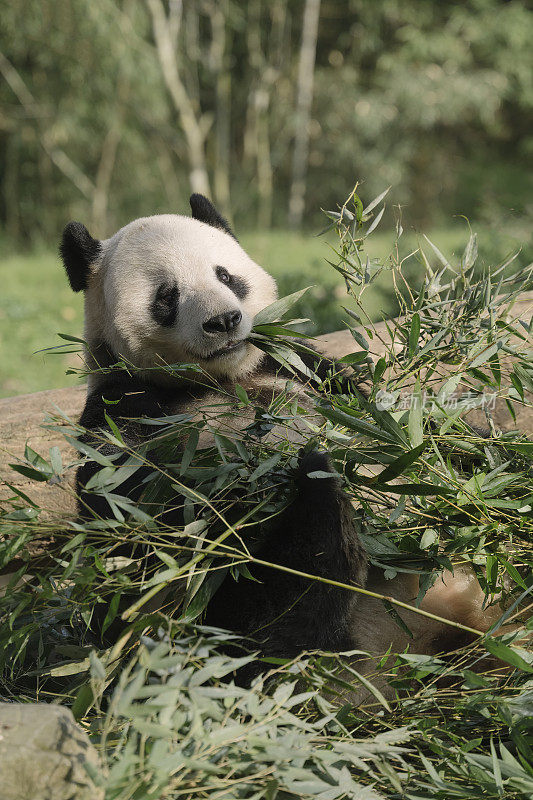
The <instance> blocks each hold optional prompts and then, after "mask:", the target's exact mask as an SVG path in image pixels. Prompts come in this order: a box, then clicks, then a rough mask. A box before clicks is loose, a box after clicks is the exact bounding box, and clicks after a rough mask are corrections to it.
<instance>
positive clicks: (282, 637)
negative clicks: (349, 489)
mask: <svg viewBox="0 0 533 800" xmlns="http://www.w3.org/2000/svg"><path fill="white" fill-rule="evenodd" d="M315 471H322V472H332V469H331V465H330V462H329V458H328V456H327V454H326V453H322V452H318V451H313V452H311V453H308V454H306V455H304V456H302V458H301V460H300V464H299V468H298V474H297V479H296V482H297V494H296V497H295V499H294V500H293V502H292V504H291V505H290V506H289V508H288V509H287V510H286V511H285V512H284V513H283V514H281V515H280V517H278V519H277V522H276V524H275V527H274V529H273V530H271V531H270V532H269V533H268V536H267V537H266V541H265V544H264V545H263V547H262V548H261V550H260V551H259V552H258V553H256V555H255V557H256V558H258V559H261V561H266V562H269V563H272V564H279V565H280V566H282V567H286V568H288V569H290V570H294V571H297V572H304V573H306V574H309V575H313V576H318V577H319V578H326V579H328V580H334V581H336V582H338V583H345V584H349V585H359V586H362V585H364V583H365V581H366V574H367V558H366V554H365V552H364V550H363V548H362V546H361V543H360V541H359V538H358V536H357V531H356V528H355V524H354V521H353V513H352V509H351V505H350V502H349V500H348V498H347V497H346V495H345V494H344V492H343V491H342V488H341V486H340V481H339V479H338V478H337V477H332V478H322V479H320V478H316V479H313V478H309V477H308V474H309V473H310V472H315ZM250 572H251V573H252V575H253V577H254V579H255V580H253V581H251V580H245V579H242V578H241V579H240V580H239V581H238V582H235V581H233V580H231V579H229V580H226V581H225V582H224V584H223V585H222V587H221V588H220V589H219V590H218V591H217V594H216V595H215V598H214V600H213V602H212V603H211V605H210V607H209V610H208V617H207V622H208V624H213V625H216V626H218V627H223V628H230V629H232V630H238V631H239V632H241V633H243V634H245V635H247V636H251V637H253V638H254V639H256V640H257V641H259V642H261V643H262V648H263V651H264V652H265V653H266V654H267V655H275V656H280V657H293V656H295V655H297V654H299V653H300V652H302V650H314V649H323V650H336V651H338V650H345V649H349V648H351V647H353V636H352V631H351V625H350V620H351V611H352V608H353V606H354V603H355V599H356V594H355V593H354V592H350V591H349V590H347V589H341V588H338V587H336V586H332V585H331V584H327V583H323V582H320V581H316V580H311V579H309V578H304V577H301V576H298V575H295V574H294V572H286V571H283V570H279V569H276V568H275V567H267V566H264V565H257V564H254V563H253V562H252V564H251V565H250Z"/></svg>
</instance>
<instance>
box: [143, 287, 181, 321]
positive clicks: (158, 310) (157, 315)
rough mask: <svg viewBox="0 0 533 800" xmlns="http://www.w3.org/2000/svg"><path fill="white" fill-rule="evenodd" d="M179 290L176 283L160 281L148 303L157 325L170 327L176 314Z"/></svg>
mask: <svg viewBox="0 0 533 800" xmlns="http://www.w3.org/2000/svg"><path fill="white" fill-rule="evenodd" d="M179 296H180V293H179V290H178V286H177V284H176V283H172V284H168V283H162V284H161V286H160V287H159V288H158V290H157V292H156V293H155V297H154V299H153V300H152V303H151V305H150V313H151V314H152V317H153V318H154V319H155V321H156V322H157V324H158V325H161V326H162V327H163V328H171V327H172V325H174V323H175V322H176V317H177V315H178V300H179Z"/></svg>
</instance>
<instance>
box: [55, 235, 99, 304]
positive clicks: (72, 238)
mask: <svg viewBox="0 0 533 800" xmlns="http://www.w3.org/2000/svg"><path fill="white" fill-rule="evenodd" d="M101 250H102V244H101V242H99V241H98V239H93V237H92V236H91V234H90V233H89V231H88V230H87V228H86V227H85V225H82V224H81V222H69V224H68V225H67V226H66V228H65V230H64V231H63V238H62V239H61V244H60V245H59V252H60V254H61V258H62V259H63V264H64V265H65V269H66V271H67V275H68V279H69V283H70V285H71V287H72V289H73V290H74V291H75V292H81V290H82V289H85V288H86V287H87V276H88V275H89V267H90V265H91V264H92V263H93V261H96V259H97V258H98V256H99V255H100V252H101Z"/></svg>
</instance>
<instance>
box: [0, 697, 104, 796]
mask: <svg viewBox="0 0 533 800" xmlns="http://www.w3.org/2000/svg"><path fill="white" fill-rule="evenodd" d="M85 764H89V765H90V766H91V767H92V768H93V770H95V771H96V772H98V769H99V764H98V755H97V753H96V750H95V749H94V747H93V746H92V745H91V743H90V741H89V739H88V737H87V735H86V734H85V732H84V731H83V730H82V729H81V728H80V727H79V725H77V724H76V723H75V721H74V717H73V716H72V713H71V712H70V711H69V710H68V709H66V708H63V707H62V706H56V705H49V704H48V703H28V704H24V703H0V798H1V800H103V796H104V791H103V789H99V788H97V787H96V786H95V785H94V783H93V781H92V779H91V778H90V777H89V774H88V772H87V770H86V769H85V766H84V765H85Z"/></svg>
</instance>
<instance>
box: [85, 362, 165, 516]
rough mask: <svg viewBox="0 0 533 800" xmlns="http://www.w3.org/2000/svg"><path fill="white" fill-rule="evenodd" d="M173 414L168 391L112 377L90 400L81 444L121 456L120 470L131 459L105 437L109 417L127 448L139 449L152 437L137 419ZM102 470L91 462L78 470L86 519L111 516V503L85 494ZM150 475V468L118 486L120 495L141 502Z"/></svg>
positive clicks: (126, 378)
mask: <svg viewBox="0 0 533 800" xmlns="http://www.w3.org/2000/svg"><path fill="white" fill-rule="evenodd" d="M105 401H108V402H107V403H106V402H105ZM169 413H170V407H169V394H168V392H166V391H165V390H163V389H159V388H157V387H154V386H151V385H149V384H147V383H146V382H145V381H141V380H138V379H136V378H133V377H130V376H128V375H125V376H122V375H121V376H109V378H108V379H107V380H104V381H103V382H102V383H101V384H100V385H99V386H98V388H97V389H95V390H94V391H93V392H91V393H90V394H89V395H88V397H87V400H86V403H85V408H84V410H83V413H82V415H81V417H80V424H81V425H82V426H83V428H84V429H85V433H84V434H83V435H82V436H81V437H80V441H81V442H83V443H85V444H88V445H90V446H91V447H93V448H94V449H95V450H98V452H99V453H101V454H102V455H105V456H111V455H116V454H117V453H120V455H119V457H118V458H116V459H114V461H113V463H114V464H115V465H116V466H118V467H120V466H121V465H122V464H124V463H125V462H126V461H127V460H128V458H129V454H128V453H126V452H123V451H122V450H121V449H120V448H119V447H117V446H115V445H113V444H111V443H110V442H109V441H108V440H106V439H105V438H104V437H103V436H102V435H101V433H100V431H101V430H102V429H106V428H107V429H108V428H109V426H108V423H107V421H106V418H105V414H108V415H109V416H110V417H111V418H113V419H114V421H115V422H116V424H117V425H118V427H119V430H120V433H121V436H122V438H123V440H124V442H125V444H126V446H128V445H129V446H131V447H132V448H135V447H136V446H137V445H138V444H140V443H141V442H142V441H145V440H146V439H147V438H148V437H147V435H146V431H144V430H142V428H141V426H140V425H139V423H138V422H135V421H134V420H136V419H139V418H141V417H152V418H157V417H162V416H165V415H167V414H169ZM101 468H102V467H101V464H98V463H97V462H96V461H94V460H88V461H86V462H85V463H84V464H82V465H81V466H80V467H79V469H78V472H77V476H76V489H77V495H78V503H79V511H80V515H81V516H82V517H90V516H92V515H94V514H95V515H97V516H100V517H104V518H105V517H109V516H110V514H111V510H110V508H109V504H108V503H107V502H106V501H105V499H104V498H103V497H101V496H99V495H97V494H94V493H90V492H85V491H84V489H85V486H86V484H87V482H88V481H89V480H90V478H92V476H93V475H95V474H96V473H97V472H99V470H100V469H101ZM149 472H150V468H149V467H141V468H140V469H138V470H137V471H136V472H135V474H134V475H133V476H132V477H131V478H129V479H126V480H125V481H124V482H123V483H122V484H121V485H120V487H118V489H119V492H120V494H121V495H122V496H124V497H128V498H129V499H131V500H134V501H135V500H137V499H138V498H139V496H140V493H141V486H142V481H143V479H144V478H145V477H146V475H147V474H148V473H149Z"/></svg>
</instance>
